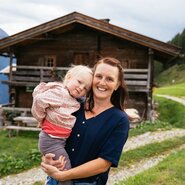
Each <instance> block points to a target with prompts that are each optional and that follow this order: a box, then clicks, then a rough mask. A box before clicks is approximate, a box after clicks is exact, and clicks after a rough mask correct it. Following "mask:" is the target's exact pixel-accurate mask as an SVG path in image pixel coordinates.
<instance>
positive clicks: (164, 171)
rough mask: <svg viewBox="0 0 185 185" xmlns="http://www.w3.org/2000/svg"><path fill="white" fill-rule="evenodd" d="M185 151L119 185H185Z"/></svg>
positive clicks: (172, 155) (174, 154)
mask: <svg viewBox="0 0 185 185" xmlns="http://www.w3.org/2000/svg"><path fill="white" fill-rule="evenodd" d="M184 156H185V149H183V150H181V151H178V152H176V153H173V154H171V155H170V156H168V157H167V158H165V159H164V160H163V161H162V162H160V163H159V164H158V165H157V166H155V167H153V168H151V169H149V170H147V171H144V172H142V173H140V174H138V175H136V176H134V177H130V178H128V179H127V180H126V181H121V182H119V183H118V184H119V185H148V184H150V185H185V165H184V164H185V157H184Z"/></svg>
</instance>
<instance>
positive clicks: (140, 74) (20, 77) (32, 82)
mask: <svg viewBox="0 0 185 185" xmlns="http://www.w3.org/2000/svg"><path fill="white" fill-rule="evenodd" d="M12 68H15V69H14V70H12V74H10V78H9V80H8V81H4V83H8V84H12V85H15V86H36V85H37V84H38V83H40V82H43V81H44V82H49V81H54V80H62V79H61V78H62V77H64V75H65V74H66V71H67V70H68V69H69V68H68V67H55V68H53V67H43V66H12ZM148 74H149V70H148V69H125V70H124V78H125V81H126V84H127V86H128V88H129V91H143V92H148V90H149V89H150V75H148Z"/></svg>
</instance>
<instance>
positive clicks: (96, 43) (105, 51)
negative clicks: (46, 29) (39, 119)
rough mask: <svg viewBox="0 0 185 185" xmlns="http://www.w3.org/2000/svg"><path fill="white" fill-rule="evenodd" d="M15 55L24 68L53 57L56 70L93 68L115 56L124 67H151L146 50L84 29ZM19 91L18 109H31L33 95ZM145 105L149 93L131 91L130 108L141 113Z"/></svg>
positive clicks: (42, 41)
mask: <svg viewBox="0 0 185 185" xmlns="http://www.w3.org/2000/svg"><path fill="white" fill-rule="evenodd" d="M16 54H17V55H16V57H17V64H18V65H25V66H43V65H44V63H42V59H44V57H47V56H53V57H54V58H55V63H54V66H57V67H59V66H60V67H68V66H70V65H71V64H85V65H89V66H91V67H92V66H93V65H94V63H95V61H96V60H97V59H98V58H99V57H103V56H112V57H115V58H117V59H119V60H120V61H121V63H122V65H123V67H124V68H128V69H130V68H132V69H133V68H134V69H135V68H138V69H143V68H145V69H147V68H148V50H147V48H146V47H145V48H144V47H142V46H140V45H137V44H134V43H132V42H129V41H126V40H121V39H118V38H116V37H113V36H110V35H108V34H104V33H101V32H97V31H94V30H90V29H84V28H83V29H77V30H71V31H69V32H66V33H62V34H60V35H58V36H57V37H53V38H52V39H48V40H47V39H46V40H41V41H39V42H35V43H32V44H30V45H26V46H24V47H20V48H19V49H18V50H17V51H16ZM16 89H17V90H16V98H15V99H16V106H18V107H31V104H32V95H31V94H32V92H31V91H29V90H27V89H26V87H22V88H19V87H18V88H16ZM146 102H147V98H146V93H141V92H137V93H135V92H130V100H129V102H128V107H132V108H133V107H134V108H137V109H138V110H139V112H140V114H142V113H143V112H144V110H146V107H147V104H146Z"/></svg>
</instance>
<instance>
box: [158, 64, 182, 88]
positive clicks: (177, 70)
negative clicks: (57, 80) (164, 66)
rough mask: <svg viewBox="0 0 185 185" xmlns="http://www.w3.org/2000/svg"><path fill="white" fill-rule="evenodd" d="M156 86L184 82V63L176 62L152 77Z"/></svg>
mask: <svg viewBox="0 0 185 185" xmlns="http://www.w3.org/2000/svg"><path fill="white" fill-rule="evenodd" d="M154 81H155V83H156V84H157V85H158V86H169V85H174V84H179V83H183V82H185V64H180V65H178V64H176V65H174V66H172V67H171V68H169V69H168V70H166V71H163V72H162V73H160V74H159V75H157V76H156V77H155V79H154Z"/></svg>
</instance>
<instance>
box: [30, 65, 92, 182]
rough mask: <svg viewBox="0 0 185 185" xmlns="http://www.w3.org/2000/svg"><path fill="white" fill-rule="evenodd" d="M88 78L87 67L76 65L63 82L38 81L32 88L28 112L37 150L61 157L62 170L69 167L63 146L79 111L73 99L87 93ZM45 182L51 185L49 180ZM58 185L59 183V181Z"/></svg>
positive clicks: (88, 88) (89, 81)
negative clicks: (33, 120)
mask: <svg viewBox="0 0 185 185" xmlns="http://www.w3.org/2000/svg"><path fill="white" fill-rule="evenodd" d="M92 77H93V74H92V70H91V69H90V68H88V67H87V66H83V65H77V66H75V67H73V68H71V69H70V70H69V71H68V72H67V74H66V75H65V77H64V81H63V83H61V82H48V83H44V82H42V83H40V84H39V85H38V86H37V87H36V88H35V89H34V91H33V94H32V95H33V104H32V109H31V112H32V115H33V116H34V117H35V118H36V119H37V121H38V123H39V125H40V126H41V128H42V131H41V132H40V134H39V144H38V146H39V150H40V151H41V153H42V154H43V155H45V154H47V153H54V154H55V159H58V158H59V157H60V156H61V155H63V156H65V159H66V165H65V169H70V168H71V164H70V160H69V157H68V154H67V153H66V151H65V148H64V147H65V142H66V139H67V138H68V137H69V135H70V133H71V129H72V128H73V126H74V123H75V121H76V118H75V116H73V115H72V113H74V112H76V111H77V110H78V109H79V108H80V103H79V101H78V100H77V99H78V98H80V97H83V96H85V95H86V93H87V92H88V91H89V90H90V88H91V84H92ZM48 178H51V177H48ZM49 181H50V182H51V181H52V179H50V180H48V182H49ZM54 181H55V180H54ZM48 184H54V183H48ZM59 184H61V183H60V182H59V183H58V185H59ZM64 184H65V185H69V184H71V181H66V182H62V185H64Z"/></svg>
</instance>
